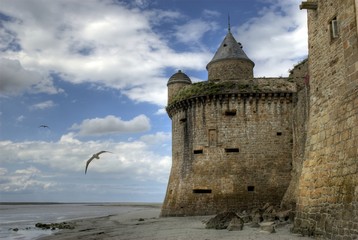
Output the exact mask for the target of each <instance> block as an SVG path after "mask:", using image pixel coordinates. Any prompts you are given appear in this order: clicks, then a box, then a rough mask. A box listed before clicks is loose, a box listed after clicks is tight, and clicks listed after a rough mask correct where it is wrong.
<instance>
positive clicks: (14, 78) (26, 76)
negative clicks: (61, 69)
mask: <svg viewBox="0 0 358 240" xmlns="http://www.w3.org/2000/svg"><path fill="white" fill-rule="evenodd" d="M0 72H1V74H0V96H1V95H5V96H13V95H18V94H21V93H23V92H25V91H27V92H30V93H49V94H54V93H58V92H60V91H61V90H59V89H56V88H55V87H54V86H53V84H52V80H51V79H50V78H48V77H45V76H43V75H42V74H40V73H39V72H36V71H32V70H27V69H25V68H23V67H22V66H21V64H20V62H19V61H18V60H11V59H6V58H0Z"/></svg>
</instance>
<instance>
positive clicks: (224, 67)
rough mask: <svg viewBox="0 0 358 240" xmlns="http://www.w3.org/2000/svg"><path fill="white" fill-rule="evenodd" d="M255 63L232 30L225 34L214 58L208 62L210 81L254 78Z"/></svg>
mask: <svg viewBox="0 0 358 240" xmlns="http://www.w3.org/2000/svg"><path fill="white" fill-rule="evenodd" d="M254 66H255V63H254V62H253V61H251V60H250V59H249V58H248V57H247V55H246V54H245V52H244V51H243V50H242V45H241V43H238V42H236V40H235V38H234V36H233V35H232V34H231V32H230V28H229V31H228V33H227V34H226V36H225V39H224V40H223V42H222V43H221V45H220V47H219V49H218V50H217V51H216V53H215V55H214V57H213V59H212V60H211V61H210V62H209V63H208V65H207V66H206V69H207V70H208V80H209V81H228V80H231V81H232V80H240V79H248V78H253V77H254V73H253V68H254Z"/></svg>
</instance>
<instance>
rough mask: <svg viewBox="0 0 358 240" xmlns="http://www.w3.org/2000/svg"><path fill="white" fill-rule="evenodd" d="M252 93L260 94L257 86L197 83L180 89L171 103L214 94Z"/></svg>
mask: <svg viewBox="0 0 358 240" xmlns="http://www.w3.org/2000/svg"><path fill="white" fill-rule="evenodd" d="M238 92H240V93H248V92H250V93H252V92H260V89H259V88H258V87H257V85H254V84H248V83H244V84H243V83H238V82H230V81H227V82H212V81H205V82H198V83H194V84H191V85H188V86H185V87H184V88H182V89H180V90H179V91H178V93H177V94H176V95H175V96H174V98H173V101H172V103H175V102H179V101H181V100H184V99H188V98H193V97H200V96H207V95H209V96H210V95H216V94H226V93H238Z"/></svg>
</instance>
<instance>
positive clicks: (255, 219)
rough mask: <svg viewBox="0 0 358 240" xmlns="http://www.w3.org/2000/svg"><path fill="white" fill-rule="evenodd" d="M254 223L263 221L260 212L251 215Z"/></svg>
mask: <svg viewBox="0 0 358 240" xmlns="http://www.w3.org/2000/svg"><path fill="white" fill-rule="evenodd" d="M251 219H252V222H254V223H260V222H262V221H263V218H262V216H261V214H260V213H259V212H256V213H253V214H252V215H251Z"/></svg>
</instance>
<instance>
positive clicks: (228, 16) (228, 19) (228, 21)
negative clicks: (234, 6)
mask: <svg viewBox="0 0 358 240" xmlns="http://www.w3.org/2000/svg"><path fill="white" fill-rule="evenodd" d="M227 24H228V30H229V32H230V31H231V29H230V13H228V14H227Z"/></svg>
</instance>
